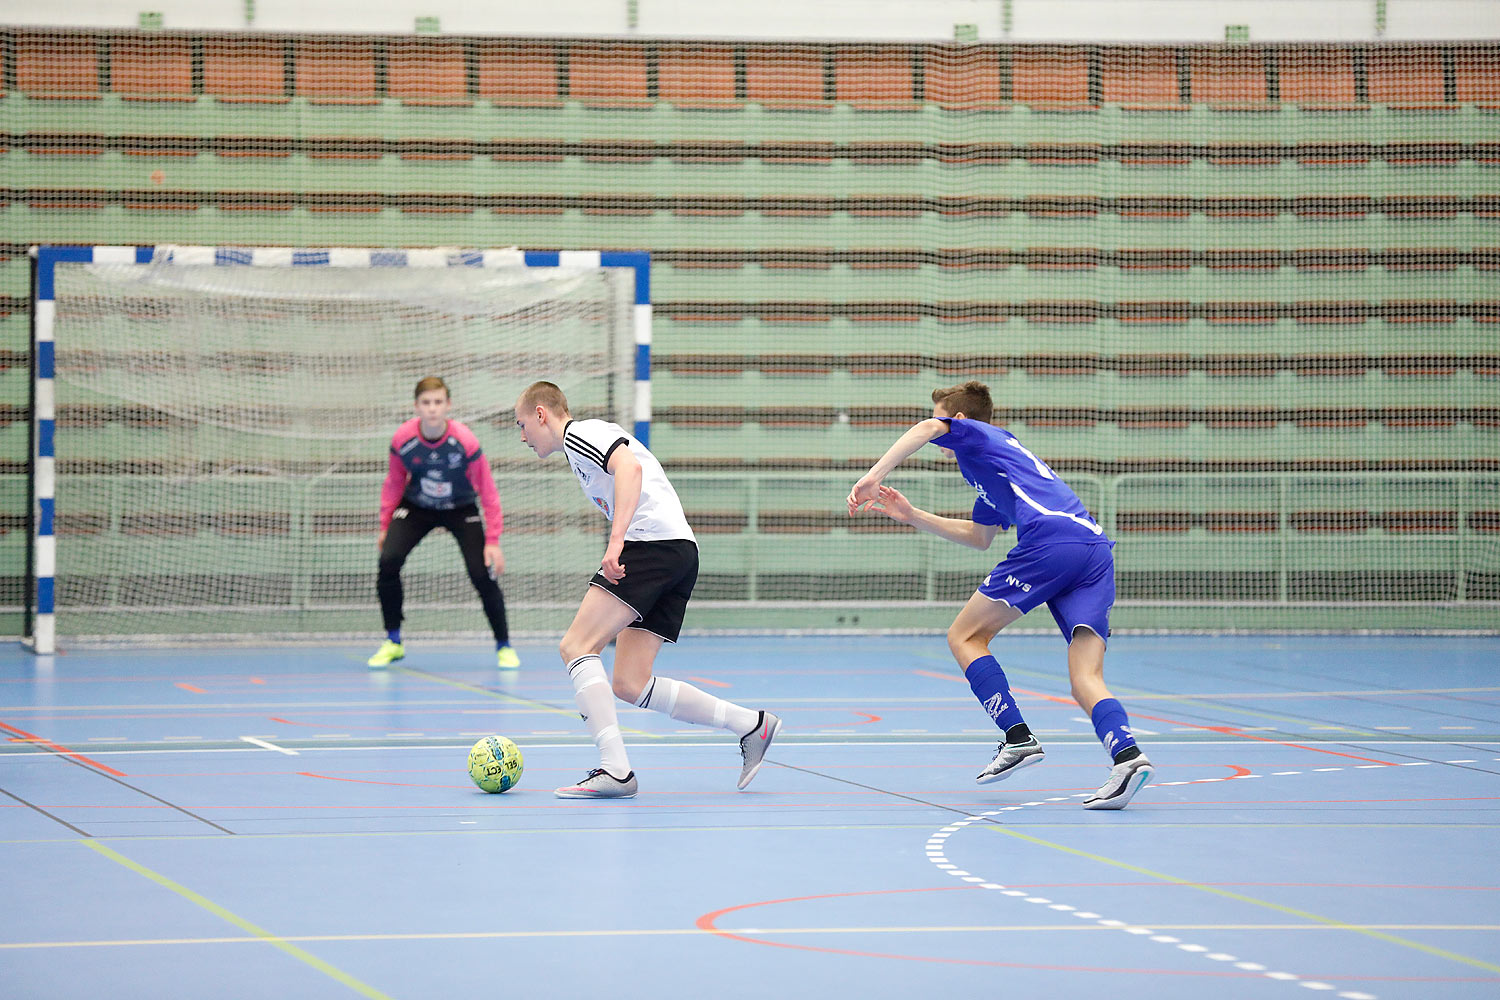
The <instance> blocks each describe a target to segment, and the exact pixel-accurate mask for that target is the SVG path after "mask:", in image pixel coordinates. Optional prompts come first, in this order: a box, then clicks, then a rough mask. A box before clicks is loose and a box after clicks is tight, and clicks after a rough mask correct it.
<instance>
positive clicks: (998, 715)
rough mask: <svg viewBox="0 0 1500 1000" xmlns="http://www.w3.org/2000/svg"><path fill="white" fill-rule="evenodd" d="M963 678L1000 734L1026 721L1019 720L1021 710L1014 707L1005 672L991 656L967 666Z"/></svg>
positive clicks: (1014, 701)
mask: <svg viewBox="0 0 1500 1000" xmlns="http://www.w3.org/2000/svg"><path fill="white" fill-rule="evenodd" d="M964 677H966V678H967V679H968V681H969V688H970V690H972V691H973V692H974V697H976V698H978V699H979V704H981V705H983V706H984V710H985V711H986V712H988V713H989V716H990V718H991V719H994V720H995V725H997V726H999V727H1000V731H1001V732H1004V731H1005V730H1007V729H1009V728H1010V727H1011V726H1019V725H1021V724H1022V723H1024V722H1025V721H1026V720H1025V719H1023V718H1021V710H1020V709H1019V708H1017V707H1016V699H1015V698H1014V696H1012V695H1011V693H1010V685H1009V684H1008V683H1007V682H1006V680H1005V671H1004V670H1001V669H1000V664H998V663H996V662H995V658H994V657H993V656H981V657H980V658H979V659H977V660H975V661H974V662H973V663H971V664H969V666H968V669H966V670H965V671H964Z"/></svg>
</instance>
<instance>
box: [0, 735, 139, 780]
mask: <svg viewBox="0 0 1500 1000" xmlns="http://www.w3.org/2000/svg"><path fill="white" fill-rule="evenodd" d="M0 729H4V730H5V731H6V732H9V733H15V734H16V736H18V737H20V740H21V741H22V742H26V743H35V744H36V745H37V746H39V747H45V748H47V749H48V750H51V751H52V752H53V753H55V754H60V755H61V756H63V757H71V758H73V759H74V760H76V761H79V762H81V763H83V764H87V765H88V766H89V767H92V768H93V769H94V770H96V771H103V772H104V773H105V774H113V775H114V776H115V777H117V778H123V777H125V772H124V771H116V770H115V769H114V768H112V767H110V766H109V765H108V764H101V763H99V762H98V761H97V760H94V759H93V758H92V757H85V756H84V755H83V754H81V753H79V752H78V751H77V750H69V749H68V748H67V747H65V746H63V745H62V744H60V743H53V742H52V741H51V740H49V739H44V738H42V737H40V736H37V735H36V734H35V733H28V732H27V731H26V730H24V729H17V728H16V727H15V726H11V725H7V724H5V723H4V722H0Z"/></svg>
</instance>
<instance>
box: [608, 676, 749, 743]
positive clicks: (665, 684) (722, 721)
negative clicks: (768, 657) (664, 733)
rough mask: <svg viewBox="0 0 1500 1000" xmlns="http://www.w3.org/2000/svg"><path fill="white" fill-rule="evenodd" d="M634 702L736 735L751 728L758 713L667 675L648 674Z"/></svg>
mask: <svg viewBox="0 0 1500 1000" xmlns="http://www.w3.org/2000/svg"><path fill="white" fill-rule="evenodd" d="M635 703H636V705H637V706H638V707H640V708H649V709H651V710H652V711H655V712H661V713H662V714H664V715H670V716H671V717H672V718H674V719H676V720H677V721H678V722H691V723H692V724H693V725H695V726H713V727H715V728H716V729H727V730H729V731H730V732H731V733H734V734H736V735H738V736H743V735H745V734H746V733H748V732H749V731H750V730H752V729H754V728H755V725H756V723H757V722H759V721H760V713H759V712H757V711H755V710H754V709H749V708H742V707H740V706H739V705H736V704H735V703H734V702H732V701H725V700H724V699H723V698H715V697H714V696H713V695H711V694H709V693H708V692H707V691H703V690H700V689H698V688H695V687H693V686H692V685H691V684H684V683H683V682H682V681H674V680H673V679H672V678H670V677H659V676H658V677H653V678H651V680H650V681H648V682H647V684H646V690H644V691H642V692H641V696H640V697H639V698H637V699H636V702H635Z"/></svg>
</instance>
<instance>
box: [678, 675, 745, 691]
mask: <svg viewBox="0 0 1500 1000" xmlns="http://www.w3.org/2000/svg"><path fill="white" fill-rule="evenodd" d="M686 676H687V679H688V680H690V681H697V682H698V683H699V684H707V685H708V686H709V687H716V688H727V687H733V686H734V685H732V684H725V683H724V682H723V681H711V680H709V679H708V678H707V677H694V676H693V675H692V674H688V675H686Z"/></svg>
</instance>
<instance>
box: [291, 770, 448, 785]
mask: <svg viewBox="0 0 1500 1000" xmlns="http://www.w3.org/2000/svg"><path fill="white" fill-rule="evenodd" d="M297 774H299V775H301V776H302V777H304V778H322V779H323V780H324V781H347V782H350V783H351V784H355V785H394V786H395V787H397V788H463V787H464V786H463V785H424V784H420V783H418V782H414V781H372V780H370V779H369V778H338V777H335V776H333V775H331V774H314V773H313V772H312V771H298V772H297Z"/></svg>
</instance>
